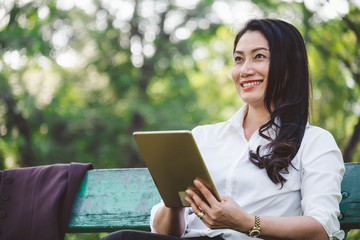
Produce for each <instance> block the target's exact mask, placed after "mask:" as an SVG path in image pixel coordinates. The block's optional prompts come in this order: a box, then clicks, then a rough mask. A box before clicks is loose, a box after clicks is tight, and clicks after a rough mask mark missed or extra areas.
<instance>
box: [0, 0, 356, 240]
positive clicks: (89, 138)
mask: <svg viewBox="0 0 360 240" xmlns="http://www.w3.org/2000/svg"><path fill="white" fill-rule="evenodd" d="M254 17H256V18H261V17H272V18H281V19H283V20H286V21H289V22H291V23H292V24H294V25H295V26H296V27H298V29H299V30H300V31H301V33H302V34H303V36H304V39H305V42H306V45H307V49H308V54H309V61H310V70H311V78H312V82H313V89H312V91H313V103H312V111H311V119H310V122H311V123H312V124H314V125H318V126H320V127H323V128H325V129H327V130H329V131H330V132H331V133H332V134H333V135H334V137H335V139H336V141H337V143H338V145H339V147H340V149H341V150H342V152H343V155H344V160H345V161H346V162H351V161H352V162H357V161H359V160H360V144H359V138H360V0H304V1H303V0H286V1H285V0H283V1H281V0H252V1H250V0H237V1H235V0H216V1H209V0H78V1H76V0H48V1H46V0H0V52H1V55H0V169H11V168H17V167H27V166H37V165H46V164H54V163H69V162H91V163H93V164H94V166H95V168H119V167H143V166H144V163H143V160H142V159H141V157H140V155H139V152H138V150H137V148H136V146H135V142H134V140H133V138H132V132H134V131H136V130H174V129H192V128H193V127H195V126H197V125H199V124H207V123H213V122H218V121H224V120H227V119H228V118H229V117H231V116H232V114H234V113H235V112H236V111H237V110H238V109H239V108H240V107H241V105H242V104H243V103H242V102H241V100H240V98H239V97H238V95H237V93H236V90H235V88H234V86H233V83H232V80H231V77H230V73H231V68H232V66H233V60H232V48H233V39H234V36H235V34H236V33H237V31H238V30H239V29H240V28H241V27H242V26H243V24H244V23H245V22H246V21H247V20H248V19H250V18H254ZM352 235H353V237H352V238H353V239H360V235H359V234H358V232H357V231H354V232H353V233H352ZM67 239H68V240H70V239H71V240H72V239H74V240H75V239H99V235H97V234H84V235H83V234H68V235H67Z"/></svg>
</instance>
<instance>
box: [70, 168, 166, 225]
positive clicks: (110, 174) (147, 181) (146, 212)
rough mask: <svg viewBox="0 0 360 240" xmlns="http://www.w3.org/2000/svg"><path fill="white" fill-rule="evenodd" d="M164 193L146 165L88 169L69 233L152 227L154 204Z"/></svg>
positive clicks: (74, 208)
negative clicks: (155, 183)
mask: <svg viewBox="0 0 360 240" xmlns="http://www.w3.org/2000/svg"><path fill="white" fill-rule="evenodd" d="M159 202H160V196H159V193H158V191H157V189H156V186H155V185H154V182H153V180H152V178H151V176H150V174H149V171H148V170H147V169H146V168H131V169H111V170H110V169H108V170H106V169H103V170H89V171H87V173H86V175H85V177H84V179H83V181H82V183H81V186H80V188H79V191H78V193H77V196H76V199H75V203H74V205H73V210H72V218H71V221H70V224H69V230H68V232H111V231H115V230H119V229H125V228H131V229H139V230H149V219H150V210H151V207H152V206H153V205H155V204H157V203H159Z"/></svg>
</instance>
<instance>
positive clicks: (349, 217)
mask: <svg viewBox="0 0 360 240" xmlns="http://www.w3.org/2000/svg"><path fill="white" fill-rule="evenodd" d="M345 167H346V170H345V175H344V179H343V181H342V183H341V192H342V196H343V199H342V201H341V203H340V217H339V219H340V224H341V228H342V229H344V230H350V229H360V163H346V164H345Z"/></svg>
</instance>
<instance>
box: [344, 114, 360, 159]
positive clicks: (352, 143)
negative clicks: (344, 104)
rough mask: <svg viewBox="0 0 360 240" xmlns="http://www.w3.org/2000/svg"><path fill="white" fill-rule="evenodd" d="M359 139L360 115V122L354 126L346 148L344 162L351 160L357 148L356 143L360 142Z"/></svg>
mask: <svg viewBox="0 0 360 240" xmlns="http://www.w3.org/2000/svg"><path fill="white" fill-rule="evenodd" d="M359 139H360V117H359V119H358V123H357V124H356V125H355V127H354V132H353V135H352V136H351V139H350V141H349V143H348V145H347V147H346V148H345V151H344V162H351V158H352V155H353V152H354V149H355V148H356V145H357V144H358V143H359Z"/></svg>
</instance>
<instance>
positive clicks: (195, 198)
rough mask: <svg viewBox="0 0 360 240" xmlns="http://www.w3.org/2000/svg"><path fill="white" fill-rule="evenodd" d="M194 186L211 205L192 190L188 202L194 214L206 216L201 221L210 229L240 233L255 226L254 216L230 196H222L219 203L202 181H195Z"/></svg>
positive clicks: (187, 191)
mask: <svg viewBox="0 0 360 240" xmlns="http://www.w3.org/2000/svg"><path fill="white" fill-rule="evenodd" d="M194 185H195V186H196V187H197V188H198V189H199V190H200V192H201V193H202V194H203V195H204V197H205V198H206V200H207V201H208V203H209V205H208V204H207V203H205V202H204V201H203V200H202V199H201V198H200V196H199V195H197V194H196V193H195V192H194V191H192V190H191V189H188V190H186V194H187V197H186V198H185V199H186V201H188V202H189V204H190V205H191V208H192V209H193V211H194V213H195V214H196V215H198V216H199V213H200V212H202V213H203V214H204V215H203V217H201V220H202V221H203V222H204V223H205V225H206V226H207V227H209V228H210V229H225V228H227V229H233V230H236V231H240V232H248V231H249V230H250V229H251V228H252V227H253V226H254V222H255V219H254V216H252V215H251V214H248V213H247V212H245V211H244V210H243V209H242V208H241V207H240V206H239V205H238V204H237V203H236V202H235V201H234V200H232V199H231V198H230V197H229V196H222V197H221V202H219V201H218V200H217V199H216V198H215V196H214V195H213V194H212V193H211V192H210V190H209V189H208V188H207V187H206V186H205V185H204V184H202V183H201V182H200V181H198V180H195V181H194ZM200 216H201V214H200Z"/></svg>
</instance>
